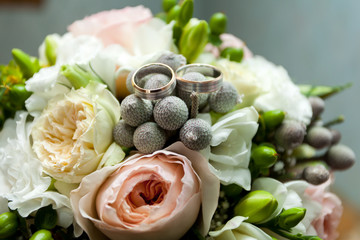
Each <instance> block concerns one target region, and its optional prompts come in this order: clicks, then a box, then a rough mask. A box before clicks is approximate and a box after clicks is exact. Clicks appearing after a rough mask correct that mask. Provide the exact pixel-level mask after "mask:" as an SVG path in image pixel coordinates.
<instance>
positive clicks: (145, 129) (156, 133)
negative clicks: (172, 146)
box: [134, 122, 166, 153]
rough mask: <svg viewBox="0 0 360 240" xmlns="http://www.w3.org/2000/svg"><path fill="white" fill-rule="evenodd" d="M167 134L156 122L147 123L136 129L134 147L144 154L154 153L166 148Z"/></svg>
mask: <svg viewBox="0 0 360 240" xmlns="http://www.w3.org/2000/svg"><path fill="white" fill-rule="evenodd" d="M165 142H166V133H165V131H164V129H162V128H160V127H159V126H158V125H157V124H156V123H154V122H146V123H144V124H142V125H140V126H139V127H137V128H136V130H135V132H134V145H135V147H136V148H137V150H139V151H140V152H142V153H153V152H155V151H157V150H160V149H162V148H163V147H164V145H165Z"/></svg>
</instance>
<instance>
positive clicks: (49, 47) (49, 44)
mask: <svg viewBox="0 0 360 240" xmlns="http://www.w3.org/2000/svg"><path fill="white" fill-rule="evenodd" d="M57 47H58V45H57V42H56V41H55V40H54V39H53V38H52V37H51V36H47V37H46V38H45V56H46V59H47V60H48V62H49V64H50V66H52V65H55V63H56V55H57V54H56V50H57Z"/></svg>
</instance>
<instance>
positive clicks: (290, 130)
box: [275, 121, 306, 149]
mask: <svg viewBox="0 0 360 240" xmlns="http://www.w3.org/2000/svg"><path fill="white" fill-rule="evenodd" d="M305 130H306V127H305V125H304V124H302V123H300V122H297V121H284V122H283V123H282V124H281V125H280V127H279V128H278V129H277V130H276V132H275V141H276V143H277V144H278V145H279V146H280V147H282V148H284V149H294V148H296V147H297V146H299V145H300V144H301V143H302V142H303V140H304V136H305V132H306V131H305Z"/></svg>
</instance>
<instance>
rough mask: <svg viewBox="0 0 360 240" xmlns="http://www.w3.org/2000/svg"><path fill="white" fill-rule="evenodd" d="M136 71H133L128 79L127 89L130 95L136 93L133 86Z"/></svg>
mask: <svg viewBox="0 0 360 240" xmlns="http://www.w3.org/2000/svg"><path fill="white" fill-rule="evenodd" d="M135 71H136V70H133V71H131V72H130V73H129V74H128V75H127V77H126V88H127V90H128V91H129V92H130V93H134V87H133V86H132V84H131V79H132V77H133V75H134V73H135Z"/></svg>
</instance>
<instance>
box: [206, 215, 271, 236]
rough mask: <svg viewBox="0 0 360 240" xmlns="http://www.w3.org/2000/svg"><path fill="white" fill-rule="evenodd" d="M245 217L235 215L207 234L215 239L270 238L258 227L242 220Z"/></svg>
mask: <svg viewBox="0 0 360 240" xmlns="http://www.w3.org/2000/svg"><path fill="white" fill-rule="evenodd" d="M246 219H247V218H246V217H242V216H236V217H233V218H232V219H230V220H229V221H228V222H227V223H226V224H225V225H224V226H223V227H222V228H221V229H220V230H217V231H211V232H209V235H210V236H211V237H213V238H214V239H215V240H271V239H272V238H271V237H270V236H269V235H267V234H266V233H265V232H264V231H263V230H261V229H260V228H258V227H256V226H254V225H252V224H250V223H247V222H244V221H245V220H246Z"/></svg>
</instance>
